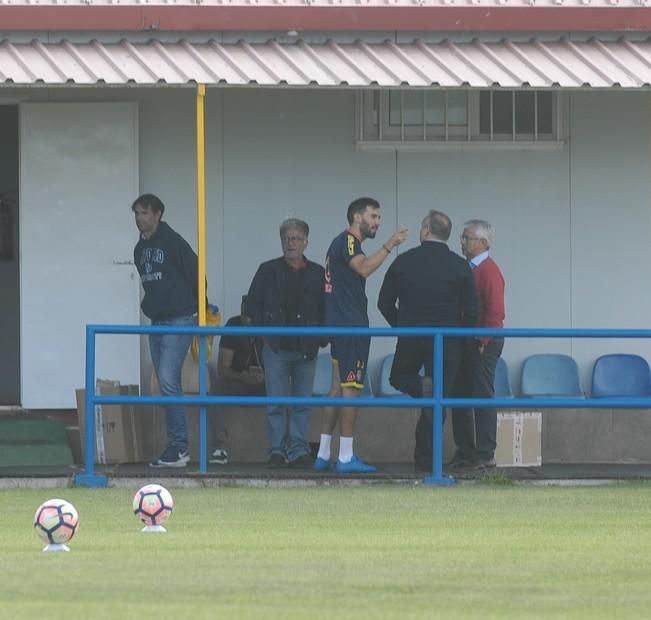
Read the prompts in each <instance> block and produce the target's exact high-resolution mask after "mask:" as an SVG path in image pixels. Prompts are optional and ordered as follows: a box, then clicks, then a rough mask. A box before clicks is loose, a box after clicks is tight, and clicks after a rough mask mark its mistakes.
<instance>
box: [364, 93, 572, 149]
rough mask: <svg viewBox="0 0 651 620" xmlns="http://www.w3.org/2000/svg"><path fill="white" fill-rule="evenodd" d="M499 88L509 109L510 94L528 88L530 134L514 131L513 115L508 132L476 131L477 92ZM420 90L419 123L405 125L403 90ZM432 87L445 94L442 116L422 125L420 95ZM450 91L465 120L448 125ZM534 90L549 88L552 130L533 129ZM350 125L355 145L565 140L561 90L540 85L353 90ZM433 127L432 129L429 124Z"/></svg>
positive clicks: (535, 144) (534, 145) (512, 144)
mask: <svg viewBox="0 0 651 620" xmlns="http://www.w3.org/2000/svg"><path fill="white" fill-rule="evenodd" d="M498 90H501V91H502V92H504V91H506V92H510V93H511V94H512V98H513V99H512V101H513V103H512V106H513V108H512V109H515V98H516V93H518V92H534V93H536V97H535V99H534V102H535V103H534V106H535V109H536V112H534V114H535V117H534V118H535V131H534V133H533V134H525V133H518V132H516V130H515V129H516V115H515V114H512V124H513V131H512V132H511V133H510V134H506V133H500V134H495V133H493V131H492V117H493V115H491V131H490V133H488V134H486V133H484V134H480V133H479V131H480V93H481V92H490V93H491V98H490V99H491V105H492V101H493V94H494V93H495V92H498ZM408 91H412V92H419V93H420V92H422V93H423V108H422V115H421V118H422V123H421V124H420V125H414V124H405V122H404V93H405V92H408ZM432 91H437V92H443V93H445V108H444V110H443V116H444V119H445V122H444V124H443V125H441V124H436V125H434V124H428V123H426V122H425V120H426V117H427V114H426V95H427V93H428V92H432ZM451 91H455V92H463V93H465V95H466V120H467V123H466V124H465V125H458V124H457V125H450V124H448V123H447V110H448V105H447V104H448V101H449V93H450V92H451ZM392 92H400V93H401V98H400V102H401V112H400V120H401V122H400V125H399V126H398V125H397V124H393V125H391V123H390V118H389V117H390V110H389V102H390V96H391V93H392ZM538 92H551V93H552V102H551V103H552V110H551V116H552V118H551V121H552V134H551V135H549V134H539V133H538V126H539V122H540V121H539V117H538V114H537V102H538V97H537V93H538ZM355 104H356V114H355V119H356V127H355V144H356V147H357V148H358V149H360V150H394V149H397V150H414V151H428V150H447V149H457V150H458V149H461V150H483V149H495V150H514V149H515V150H559V149H562V148H563V147H564V145H565V142H566V140H565V139H564V123H563V111H564V108H565V105H564V103H563V94H562V93H561V92H559V91H553V90H552V91H544V90H540V89H477V90H471V89H368V90H359V91H357V92H356V98H355ZM376 116H377V117H379V121H380V122H379V123H374V122H373V120H374V117H376ZM433 128H437V129H433Z"/></svg>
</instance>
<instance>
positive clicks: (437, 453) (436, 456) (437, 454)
mask: <svg viewBox="0 0 651 620" xmlns="http://www.w3.org/2000/svg"><path fill="white" fill-rule="evenodd" d="M433 355H434V364H433V370H432V382H433V396H434V409H433V412H432V413H433V414H434V415H433V416H432V475H431V476H427V477H426V478H425V482H426V483H427V484H442V485H445V484H452V483H453V482H454V480H453V479H452V478H450V477H445V478H444V477H443V405H442V404H441V400H442V399H443V334H442V333H441V332H440V331H437V332H436V334H435V336H434V353H433Z"/></svg>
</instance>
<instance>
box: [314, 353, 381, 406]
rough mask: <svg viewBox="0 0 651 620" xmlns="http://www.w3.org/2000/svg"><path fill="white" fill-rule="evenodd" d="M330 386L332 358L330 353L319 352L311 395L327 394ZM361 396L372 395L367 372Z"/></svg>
mask: <svg viewBox="0 0 651 620" xmlns="http://www.w3.org/2000/svg"><path fill="white" fill-rule="evenodd" d="M331 386H332V358H331V357H330V353H320V354H319V356H318V357H317V359H316V372H315V373H314V387H313V388H312V395H313V396H327V395H328V393H329V392H330V387H331ZM362 395H363V396H373V390H372V389H371V377H370V376H369V375H368V374H367V375H366V378H365V380H364V389H363V390H362Z"/></svg>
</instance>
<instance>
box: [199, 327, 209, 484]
mask: <svg viewBox="0 0 651 620" xmlns="http://www.w3.org/2000/svg"><path fill="white" fill-rule="evenodd" d="M206 349H207V347H206V336H205V335H204V334H203V333H202V334H199V396H201V397H203V396H206V392H207V390H206V384H207V380H206V371H207V366H208V356H207V353H206ZM206 435H207V420H206V407H205V405H201V406H200V407H199V471H200V472H201V473H203V474H205V473H206V472H207V471H208V449H207V441H208V438H207V436H206Z"/></svg>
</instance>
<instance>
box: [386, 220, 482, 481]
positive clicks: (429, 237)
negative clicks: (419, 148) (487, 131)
mask: <svg viewBox="0 0 651 620" xmlns="http://www.w3.org/2000/svg"><path fill="white" fill-rule="evenodd" d="M451 230H452V223H451V221H450V218H449V217H448V216H447V215H445V213H441V212H440V211H430V212H429V213H428V214H427V216H426V217H425V219H424V220H423V222H422V224H421V229H420V241H421V244H420V246H418V247H416V248H412V249H411V250H409V251H407V252H405V253H404V254H401V255H400V256H398V258H396V259H395V260H394V261H393V263H392V264H391V266H390V267H389V269H388V271H387V273H386V275H385V277H384V282H383V283H382V288H381V289H380V295H379V298H378V308H379V310H380V312H381V313H382V316H384V318H385V319H386V320H387V322H388V323H389V325H391V326H392V327H398V326H400V327H417V326H433V325H441V326H447V327H453V326H458V325H462V326H465V327H474V325H475V323H476V322H477V318H478V316H479V300H478V297H477V290H476V289H475V283H474V281H473V277H472V272H471V270H470V267H469V266H468V263H467V262H466V261H465V260H464V259H463V258H461V257H460V256H458V255H457V254H455V253H454V252H452V251H451V250H450V249H449V248H448V246H447V244H446V241H447V240H448V239H449V238H450V232H451ZM462 346H463V343H462V342H460V339H458V338H446V339H445V342H444V360H443V394H444V395H447V393H448V390H449V389H450V388H451V386H452V382H453V381H454V378H455V375H456V373H457V368H458V365H459V360H460V358H461V351H462ZM432 352H433V342H432V338H431V337H427V338H412V337H404V338H398V342H397V345H396V354H395V357H394V360H393V366H392V368H391V376H390V378H389V381H390V382H391V385H393V386H394V387H395V388H396V389H398V390H400V391H401V392H404V393H406V394H409V395H410V396H413V397H414V398H419V397H422V396H430V395H431V391H432ZM423 367H424V368H425V376H424V377H421V376H420V374H419V372H420V370H421V368H423ZM414 460H415V462H416V467H417V468H419V469H423V470H430V469H431V465H432V412H431V409H429V408H425V409H423V411H422V413H421V416H420V419H419V420H418V425H417V427H416V449H415V452H414Z"/></svg>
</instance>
